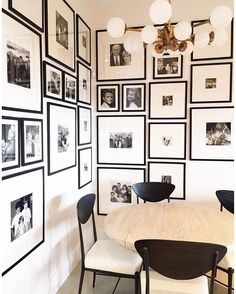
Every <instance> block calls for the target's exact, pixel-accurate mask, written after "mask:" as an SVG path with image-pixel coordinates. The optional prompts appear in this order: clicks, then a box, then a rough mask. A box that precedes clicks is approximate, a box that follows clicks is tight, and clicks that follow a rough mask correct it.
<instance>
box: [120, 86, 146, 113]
mask: <svg viewBox="0 0 236 294" xmlns="http://www.w3.org/2000/svg"><path fill="white" fill-rule="evenodd" d="M145 98H146V84H145V83H141V84H122V111H145V103H146V99H145Z"/></svg>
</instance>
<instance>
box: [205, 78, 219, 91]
mask: <svg viewBox="0 0 236 294" xmlns="http://www.w3.org/2000/svg"><path fill="white" fill-rule="evenodd" d="M205 87H206V89H214V88H216V79H215V78H211V79H210V78H207V79H206V81H205Z"/></svg>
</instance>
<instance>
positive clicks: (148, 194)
mask: <svg viewBox="0 0 236 294" xmlns="http://www.w3.org/2000/svg"><path fill="white" fill-rule="evenodd" d="M132 189H133V191H134V192H135V193H136V195H137V202H138V203H139V198H141V199H143V200H144V202H147V201H148V202H158V201H162V200H164V199H167V200H168V202H169V201H170V195H171V193H172V192H173V191H174V189H175V185H173V184H170V183H162V182H141V183H135V184H133V185H132Z"/></svg>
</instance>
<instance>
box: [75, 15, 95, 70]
mask: <svg viewBox="0 0 236 294" xmlns="http://www.w3.org/2000/svg"><path fill="white" fill-rule="evenodd" d="M76 36H77V38H76V40H77V57H79V58H80V59H81V60H83V61H84V62H85V63H87V64H88V65H90V64H91V29H90V27H89V26H88V25H87V24H86V22H85V21H84V20H83V19H82V18H81V17H80V16H79V15H78V14H77V15H76Z"/></svg>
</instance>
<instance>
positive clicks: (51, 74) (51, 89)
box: [43, 61, 62, 100]
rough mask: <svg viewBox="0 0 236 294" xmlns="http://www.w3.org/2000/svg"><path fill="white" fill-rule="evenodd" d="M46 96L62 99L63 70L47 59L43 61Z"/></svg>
mask: <svg viewBox="0 0 236 294" xmlns="http://www.w3.org/2000/svg"><path fill="white" fill-rule="evenodd" d="M43 71H44V96H45V97H48V98H52V99H58V100H62V70H61V69H60V68H58V67H56V66H54V65H52V64H50V63H48V62H46V61H44V63H43Z"/></svg>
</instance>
